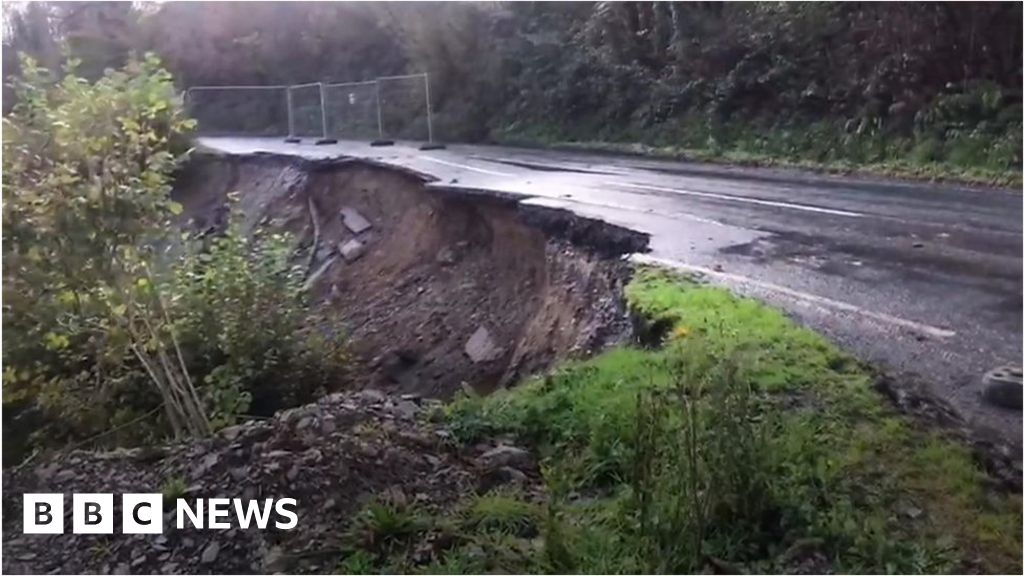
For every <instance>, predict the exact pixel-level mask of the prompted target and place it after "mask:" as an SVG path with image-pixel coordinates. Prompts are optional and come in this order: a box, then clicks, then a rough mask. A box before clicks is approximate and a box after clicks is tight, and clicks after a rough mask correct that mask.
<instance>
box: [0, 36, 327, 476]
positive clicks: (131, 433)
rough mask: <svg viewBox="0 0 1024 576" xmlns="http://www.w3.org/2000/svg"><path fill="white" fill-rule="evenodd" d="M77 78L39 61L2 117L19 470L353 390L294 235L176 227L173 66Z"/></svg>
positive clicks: (11, 425)
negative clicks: (28, 461)
mask: <svg viewBox="0 0 1024 576" xmlns="http://www.w3.org/2000/svg"><path fill="white" fill-rule="evenodd" d="M73 72H74V63H73V62H72V63H71V64H69V67H68V70H67V74H66V75H65V77H64V78H63V79H62V80H61V81H59V82H56V81H54V80H52V79H51V77H50V74H49V73H48V72H47V71H45V70H43V69H40V68H38V67H36V66H35V65H34V64H33V63H32V62H31V61H29V60H26V62H25V63H24V79H23V81H21V82H20V83H19V85H18V92H19V99H18V105H17V106H16V107H15V108H14V110H13V112H12V113H11V115H10V116H9V117H8V118H6V119H5V120H4V128H5V130H4V142H3V147H4V157H3V159H4V174H5V177H6V182H5V186H4V191H3V193H4V210H3V225H4V244H3V256H4V259H3V266H4V267H3V275H4V276H3V277H4V300H5V306H4V309H3V323H4V327H5V328H6V329H7V331H8V336H9V337H8V338H7V339H5V341H4V359H5V373H4V380H3V387H4V411H5V416H6V418H5V433H6V434H8V435H7V438H8V439H11V440H12V442H11V444H10V445H11V446H14V447H17V448H20V449H21V450H19V451H18V452H19V454H14V453H9V454H7V455H6V457H7V458H8V461H10V460H11V458H12V457H14V458H15V459H16V458H17V457H18V456H20V455H23V454H24V452H25V451H26V450H29V449H31V448H33V447H38V446H45V445H54V444H58V443H61V442H64V441H68V440H82V439H87V440H88V439H91V438H92V437H93V436H95V435H97V434H99V433H101V432H102V433H103V436H102V438H101V439H102V440H103V441H104V442H109V443H124V442H140V441H149V440H155V439H160V438H163V437H164V436H166V435H167V434H168V433H173V434H174V435H175V436H182V435H204V434H208V433H209V432H210V431H211V430H212V429H215V428H217V427H219V426H223V425H227V424H230V423H232V422H233V421H234V420H235V418H236V417H237V416H238V415H240V414H244V413H247V412H250V411H253V410H256V411H258V412H262V413H268V412H272V411H273V410H274V409H275V408H277V407H279V406H281V405H283V404H292V403H296V402H300V401H302V400H305V399H308V398H310V396H311V395H312V394H313V393H314V392H315V391H317V390H320V389H323V388H325V387H329V386H331V385H332V384H333V383H335V382H336V381H337V380H338V379H339V378H340V377H342V375H343V374H344V366H345V352H344V347H343V338H342V336H341V335H340V334H338V333H337V332H336V331H335V330H334V329H333V327H332V326H331V324H330V322H329V321H328V320H327V319H324V318H320V317H317V316H315V315H314V314H313V313H312V311H311V309H310V307H309V302H308V301H307V300H306V298H305V297H304V294H303V293H302V284H301V281H302V272H301V269H300V268H297V267H295V266H293V265H292V263H291V259H292V249H291V248H292V241H291V240H290V238H288V237H287V236H286V235H276V234H269V233H266V232H257V233H255V234H254V236H253V237H252V238H247V237H246V236H244V235H243V234H242V232H241V229H240V225H239V223H238V221H237V220H238V218H239V216H238V215H237V214H233V215H232V224H231V225H230V226H229V227H228V230H226V231H225V232H224V233H223V234H222V235H220V236H218V237H214V238H205V239H204V238H190V237H187V236H186V237H184V238H183V237H182V236H181V234H180V233H178V232H176V231H175V230H176V226H175V224H174V216H175V215H176V214H178V213H179V212H180V211H181V206H179V205H177V204H176V203H174V202H173V201H171V199H170V189H171V178H172V174H173V171H174V169H175V168H176V167H177V166H178V165H179V163H180V162H181V161H182V160H183V159H184V158H185V150H184V148H183V147H182V146H181V144H180V143H181V142H183V141H184V139H185V137H186V135H187V133H188V132H189V130H190V129H191V128H192V126H193V122H192V121H191V120H188V119H187V118H186V117H185V116H184V114H183V112H182V109H181V101H180V98H179V96H178V95H177V94H176V92H175V90H174V87H173V84H172V82H171V78H170V75H169V74H168V73H167V72H166V71H164V70H163V69H162V68H161V67H160V63H159V61H158V60H157V59H156V58H154V57H151V56H150V57H147V58H146V59H144V60H142V61H138V62H131V63H129V64H128V65H127V66H126V68H125V69H124V70H122V71H108V72H107V74H106V75H105V76H104V77H103V78H101V79H100V80H98V81H97V82H95V83H93V84H90V83H88V82H86V81H85V80H83V79H81V78H78V77H76V76H75V75H74V73H73ZM154 415H156V416H155V417H151V416H154Z"/></svg>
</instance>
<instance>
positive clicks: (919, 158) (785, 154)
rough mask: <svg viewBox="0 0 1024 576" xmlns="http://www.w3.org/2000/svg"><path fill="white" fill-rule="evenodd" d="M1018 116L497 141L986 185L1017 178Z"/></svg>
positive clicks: (531, 133)
mask: <svg viewBox="0 0 1024 576" xmlns="http://www.w3.org/2000/svg"><path fill="white" fill-rule="evenodd" d="M1020 134H1021V129H1020V124H1019V123H1017V124H1012V123H1011V124H1010V125H1008V126H1006V127H1003V128H993V127H985V126H981V127H975V128H964V127H960V126H959V125H956V126H952V127H948V128H946V127H943V128H935V127H934V125H933V124H930V125H929V126H928V127H927V128H922V129H920V130H918V131H915V132H913V133H911V134H890V133H887V132H885V131H882V130H876V129H867V130H859V129H852V128H850V127H848V126H842V125H839V124H836V123H830V122H817V123H813V124H808V125H793V126H759V125H757V124H747V123H742V122H732V123H728V124H713V123H709V121H708V120H707V119H705V118H699V117H694V118H688V119H682V120H680V121H679V122H676V123H671V124H665V125H656V126H653V127H647V128H641V127H627V128H623V129H616V128H612V127H610V126H605V127H603V128H601V129H600V130H597V131H596V132H595V131H587V130H584V131H583V132H578V131H572V130H570V131H566V130H563V129H561V128H557V127H549V126H543V125H533V126H524V127H516V128H514V129H511V130H508V131H499V132H497V133H495V134H494V135H493V137H494V138H495V139H496V140H497V141H498V142H501V143H507V144H513V145H525V146H538V145H540V146H550V147H554V148H564V149H573V150H586V151H597V152H614V153H626V154H640V155H645V156H653V157H663V158H673V159H682V160H691V161H698V162H712V163H724V164H735V165H742V166H771V167H783V168H798V169H810V170H816V171H824V172H832V173H842V174H846V173H860V174H867V175H880V176H888V177H898V178H907V179H915V180H942V181H953V182H963V183H968V184H981V185H991V186H1004V187H1015V188H1016V187H1019V186H1020V184H1021V171H1020V163H1021V136H1020Z"/></svg>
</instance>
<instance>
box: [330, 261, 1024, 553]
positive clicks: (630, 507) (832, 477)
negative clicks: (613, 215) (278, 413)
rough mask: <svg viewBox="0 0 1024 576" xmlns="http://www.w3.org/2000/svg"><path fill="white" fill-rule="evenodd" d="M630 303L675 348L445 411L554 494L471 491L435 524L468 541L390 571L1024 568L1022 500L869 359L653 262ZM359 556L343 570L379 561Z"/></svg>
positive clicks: (613, 353) (583, 365)
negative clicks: (527, 466) (922, 420)
mask: <svg viewBox="0 0 1024 576" xmlns="http://www.w3.org/2000/svg"><path fill="white" fill-rule="evenodd" d="M627 297H628V300H629V302H630V305H631V306H632V307H633V309H634V310H635V311H636V312H637V313H638V314H641V315H643V317H645V318H646V319H647V320H648V325H649V326H650V328H651V331H652V333H655V335H658V336H661V337H663V340H664V345H663V346H661V347H660V348H658V349H639V348H619V349H614V350H610V351H608V352H606V353H604V354H601V355H600V356H598V357H595V358H593V359H590V360H588V361H584V362H576V363H570V364H568V365H566V366H564V367H562V368H561V369H559V370H558V371H556V372H554V373H553V374H551V375H548V376H545V377H542V378H537V379H534V380H531V381H529V382H526V383H524V384H522V385H520V386H518V387H516V388H514V389H511V390H508V391H505V392H500V393H497V394H494V395H492V396H489V397H486V398H464V399H461V400H459V401H457V402H455V403H454V404H453V405H451V406H450V409H449V412H448V418H449V419H450V423H451V426H452V429H453V431H454V432H455V433H456V435H457V436H458V437H459V438H461V439H462V440H463V441H466V442H471V441H474V440H476V439H478V438H483V437H489V436H493V435H497V434H505V435H512V436H514V437H516V438H518V441H519V442H521V443H522V444H524V445H527V446H529V447H530V448H531V449H533V450H534V451H535V452H536V453H537V454H538V455H540V456H541V458H542V469H543V471H544V477H545V481H546V483H547V498H546V502H544V503H541V504H538V503H537V502H536V498H535V497H531V498H527V497H518V496H516V495H515V494H514V493H501V494H497V495H491V496H487V495H485V496H471V497H467V501H466V503H464V505H463V506H462V508H461V510H463V512H461V513H459V515H457V516H456V517H455V518H451V519H442V520H437V521H436V522H437V523H438V525H440V526H447V527H448V528H446V529H445V530H448V532H449V533H451V534H459V535H460V536H458V537H457V538H454V540H453V541H455V542H459V543H460V544H458V545H454V546H452V547H451V548H449V549H448V551H447V552H446V553H444V554H443V556H442V557H441V558H439V559H436V560H435V561H434V562H433V563H432V564H429V565H427V566H426V567H425V568H424V567H422V566H420V567H417V566H415V565H413V564H408V563H404V562H407V559H406V558H404V557H390V558H389V559H388V560H387V562H388V563H387V564H384V566H385V567H386V568H387V569H389V570H425V571H428V572H438V571H440V572H466V573H469V572H473V573H476V572H493V571H513V572H539V571H552V572H586V573H595V572H599V573H617V572H673V573H680V572H682V573H686V572H696V571H703V570H713V571H723V570H724V571H752V572H794V571H800V572H804V573H809V572H808V571H813V572H817V573H821V572H822V571H825V572H828V571H835V572H914V573H918V572H946V571H958V572H960V571H966V572H1019V571H1020V569H1021V534H1020V526H1021V500H1020V497H1019V496H1018V495H1007V494H1004V493H1001V492H999V491H998V490H996V489H993V488H991V487H990V486H989V482H988V480H987V478H986V476H985V475H984V474H983V473H982V472H981V471H980V470H979V469H978V467H977V466H976V465H975V464H974V462H973V461H972V459H971V457H970V455H969V454H968V452H967V451H966V450H965V449H964V448H963V447H962V446H960V445H957V444H955V443H953V442H951V441H949V440H947V439H944V438H943V437H942V436H941V435H940V434H938V433H937V432H934V431H929V430H925V429H922V428H921V427H918V426H916V425H915V424H914V423H912V422H910V421H908V420H906V419H905V418H902V417H901V416H899V415H898V414H896V413H894V411H893V410H892V409H891V408H889V407H888V405H887V404H886V403H885V401H884V400H883V399H882V398H881V397H880V396H879V395H878V394H876V393H875V391H874V390H873V389H872V386H871V378H870V376H869V374H868V373H867V372H866V371H865V370H864V369H863V368H862V367H861V366H860V365H859V364H858V363H857V362H856V361H855V360H853V359H852V358H850V357H849V356H847V355H845V354H843V353H842V352H840V351H838V350H837V349H835V348H834V347H833V346H831V345H830V344H828V343H827V342H826V341H824V340H823V339H822V338H821V337H820V336H818V335H816V334H814V333H812V332H810V331H807V330H804V329H801V328H799V327H797V326H795V325H794V324H793V323H792V322H790V321H789V320H788V319H787V318H785V317H784V316H783V315H782V314H780V313H779V312H777V311H774V310H772V309H769V308H766V307H764V306H762V305H760V304H758V303H756V302H754V301H751V300H748V299H742V298H738V297H735V296H733V295H731V294H729V293H728V292H726V291H723V290H721V289H717V288H712V287H707V286H702V285H698V284H695V283H693V282H690V281H688V280H686V279H683V278H680V277H676V276H674V275H671V274H669V273H667V272H664V271H661V270H658V269H653V268H644V269H640V270H638V272H637V274H636V276H635V278H634V280H633V281H632V282H631V283H630V285H629V286H628V288H627ZM392 524H394V522H392ZM435 529H436V527H435ZM442 531H444V530H442ZM354 558H355V560H350V561H349V563H348V564H346V565H345V566H344V567H345V568H346V569H349V570H355V569H379V568H380V566H381V564H380V563H377V564H371V565H368V566H361V565H360V564H358V562H360V561H362V560H361V558H362V557H359V556H356V557H354ZM353 562H355V564H353Z"/></svg>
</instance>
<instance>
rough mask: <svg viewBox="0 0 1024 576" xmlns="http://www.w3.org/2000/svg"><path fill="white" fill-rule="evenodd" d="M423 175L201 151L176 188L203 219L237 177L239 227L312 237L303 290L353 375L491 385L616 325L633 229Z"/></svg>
mask: <svg viewBox="0 0 1024 576" xmlns="http://www.w3.org/2000/svg"><path fill="white" fill-rule="evenodd" d="M424 184H425V179H424V178H421V177H419V176H417V175H415V174H410V173H403V172H399V171H395V170H389V169H384V168H381V167H377V166H375V165H372V164H369V163H366V162H356V161H347V160H340V161H331V162H311V161H303V160H300V159H296V158H285V157H277V156H271V155H253V156H237V157H230V156H215V155H200V156H198V157H196V158H194V159H193V161H192V162H191V163H190V165H189V166H188V167H187V168H186V169H185V171H184V173H183V174H182V175H181V177H180V178H179V180H178V184H177V186H176V192H175V197H176V199H177V200H178V201H179V202H181V204H182V205H183V206H184V207H185V211H184V213H183V215H182V217H183V218H184V219H185V220H190V221H191V222H192V225H193V226H195V227H196V228H198V229H201V230H207V229H209V230H216V229H218V228H219V227H221V226H222V225H223V220H224V218H225V216H226V213H227V211H226V202H227V197H228V193H229V192H233V191H238V203H239V207H240V208H241V210H242V211H243V213H244V214H245V216H246V225H247V227H248V228H249V229H251V230H253V229H256V228H257V226H261V225H266V226H268V227H269V228H271V229H277V230H287V231H289V232H291V233H292V234H293V235H294V237H295V238H296V239H297V243H298V249H299V250H300V251H301V252H303V253H308V252H309V251H310V249H311V248H312V249H313V250H314V253H313V255H312V257H311V258H309V259H308V261H306V262H305V264H306V265H307V266H308V269H309V272H310V282H309V285H310V289H311V293H312V294H313V295H314V297H315V298H316V299H318V300H319V301H321V302H322V303H323V305H324V306H329V307H330V310H331V311H332V312H334V313H336V314H337V316H338V317H339V318H340V320H341V323H342V325H343V327H344V330H345V331H346V333H347V335H348V337H349V339H350V341H351V343H352V347H353V350H354V352H355V353H356V356H357V359H358V365H359V366H358V370H357V376H356V380H357V382H353V383H350V384H351V385H354V386H357V387H364V386H376V387H380V388H382V389H386V390H392V391H397V392H402V393H416V394H421V395H424V396H429V397H435V398H448V397H450V396H451V395H452V394H454V393H455V392H456V391H458V390H459V389H460V388H463V387H467V386H469V387H472V388H473V389H476V390H480V391H490V390H493V389H494V388H496V387H500V386H505V385H508V384H509V383H512V382H514V381H516V380H517V379H519V378H521V377H522V376H525V375H527V374H530V373H534V372H536V371H538V370H541V369H543V368H545V367H547V366H550V365H551V363H552V362H554V361H555V360H558V359H563V358H567V357H569V356H580V355H587V354H590V353H592V352H594V351H595V350H599V349H601V348H602V347H604V346H606V345H609V344H614V343H621V342H624V341H626V340H627V339H628V336H629V322H628V319H627V315H626V311H625V308H624V306H623V304H622V301H621V296H620V294H621V288H622V284H623V281H624V279H625V278H626V275H627V268H626V266H625V264H624V263H623V262H622V261H621V259H620V258H619V256H621V255H623V254H626V253H631V252H635V251H642V250H644V249H645V247H646V242H647V240H646V236H645V235H642V234H639V233H636V232H632V231H628V230H625V229H622V228H619V227H616V226H613V225H609V224H605V223H602V222H598V221H592V220H587V219H584V218H579V217H576V216H573V215H571V214H568V213H566V212H561V211H556V210H546V209H538V208H532V207H531V208H526V207H522V206H519V205H518V204H517V203H516V202H514V201H512V200H507V199H502V198H500V197H497V196H493V195H485V194H468V193H456V192H453V191H446V190H444V189H435V188H430V189H428V188H427V187H425V186H424ZM314 221H315V224H314Z"/></svg>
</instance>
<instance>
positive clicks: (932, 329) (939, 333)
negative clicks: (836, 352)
mask: <svg viewBox="0 0 1024 576" xmlns="http://www.w3.org/2000/svg"><path fill="white" fill-rule="evenodd" d="M630 258H631V259H632V260H635V261H637V262H640V263H644V264H659V265H661V266H668V267H670V268H677V269H679V270H687V271H690V272H699V273H701V274H704V275H706V276H709V277H712V278H719V279H721V280H727V281H731V282H736V283H740V284H748V285H750V286H755V287H758V288H762V289H764V290H770V291H772V292H778V293H780V294H785V295H786V296H789V297H791V298H796V299H798V300H804V301H807V302H811V303H813V304H818V305H819V306H824V307H828V308H834V309H837V310H842V311H844V312H851V313H853V314H858V315H860V316H863V317H865V318H870V319H872V320H876V321H878V322H884V323H886V324H892V325H894V326H899V327H901V328H906V329H908V330H912V331H914V332H918V333H920V334H925V335H928V336H931V337H933V338H951V337H953V336H956V332H954V331H952V330H949V329H946V328H939V327H938V326H931V325H929V324H922V323H920V322H915V321H913V320H907V319H905V318H898V317H896V316H891V315H889V314H885V313H883V312H874V311H872V310H865V309H863V308H861V307H860V306H856V305H854V304H850V303H848V302H840V301H839V300H833V299H831V298H825V297H824V296H817V295H815V294H808V293H806V292H800V291H798V290H793V289H791V288H786V287H785V286H779V285H778V284H771V283H769V282H762V281H761V280H756V279H754V278H749V277H747V276H740V275H738V274H729V273H728V272H719V271H717V270H712V269H711V268H705V267H703V266H695V265H693V264H687V263H685V262H680V261H678V260H672V259H670V258H660V257H657V256H651V255H648V254H634V255H633V256H631V257H630Z"/></svg>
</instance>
